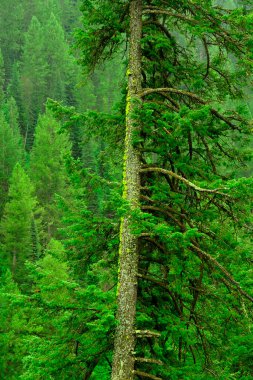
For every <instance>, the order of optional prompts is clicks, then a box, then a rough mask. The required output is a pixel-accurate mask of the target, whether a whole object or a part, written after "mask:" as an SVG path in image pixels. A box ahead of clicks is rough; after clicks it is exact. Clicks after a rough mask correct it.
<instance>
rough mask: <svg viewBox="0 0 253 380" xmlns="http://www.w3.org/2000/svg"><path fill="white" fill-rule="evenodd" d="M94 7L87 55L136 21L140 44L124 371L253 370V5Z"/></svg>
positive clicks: (193, 374) (83, 39)
mask: <svg viewBox="0 0 253 380" xmlns="http://www.w3.org/2000/svg"><path fill="white" fill-rule="evenodd" d="M83 5H84V7H83V12H84V16H85V17H84V26H85V28H84V30H83V31H80V33H79V39H78V41H79V46H80V47H81V48H83V64H84V65H86V66H88V67H89V68H90V67H91V66H93V65H94V64H96V63H98V62H99V61H101V60H102V59H106V58H107V57H108V56H110V55H111V53H112V52H113V51H114V50H115V49H116V48H117V47H118V46H119V45H120V42H121V41H122V38H121V36H122V37H123V38H124V36H125V33H126V35H127V39H128V42H129V48H128V51H129V68H128V70H127V76H128V95H127V99H126V140H125V155H124V180H123V185H124V193H123V197H124V198H125V200H126V201H127V202H128V204H129V209H128V211H127V213H126V215H125V216H124V218H123V219H122V223H121V231H120V236H121V243H120V263H119V271H120V274H119V289H118V315H117V320H118V326H117V330H116V336H115V348H114V362H113V368H112V379H113V380H130V379H134V378H138V377H139V378H145V377H147V378H151V379H158V380H160V379H161V378H162V377H163V378H164V379H165V378H168V377H170V378H173V379H180V378H182V377H183V378H187V377H188V378H196V379H207V378H213V377H215V376H216V374H217V373H219V374H220V378H223V379H227V378H232V377H233V376H236V378H238V379H239V378H241V377H245V378H247V377H249V376H252V368H251V366H250V365H249V363H250V355H251V354H250V353H249V355H248V356H247V358H246V359H245V360H244V361H243V363H244V364H242V362H240V358H241V357H242V356H243V354H242V352H243V350H244V349H245V348H246V347H247V346H248V344H249V342H250V338H249V336H250V323H251V322H250V319H249V311H248V308H249V307H250V303H252V301H253V298H252V296H251V295H250V294H248V293H247V291H249V287H250V277H249V274H250V273H249V267H248V260H249V256H250V251H249V227H248V226H249V225H250V223H251V218H250V202H251V198H250V192H251V188H252V179H251V178H238V171H237V167H239V166H240V165H245V163H246V162H247V158H248V153H247V151H246V150H245V147H246V146H247V144H248V140H247V136H249V134H250V122H249V120H248V116H249V115H248V114H247V111H245V110H244V107H242V106H241V105H240V106H239V107H236V102H235V101H234V100H236V99H242V98H243V88H244V86H246V84H247V82H248V81H249V80H250V79H251V70H252V60H251V53H250V49H251V46H252V38H251V32H252V23H251V14H250V11H251V8H252V6H251V5H250V3H249V5H248V8H247V9H245V8H244V9H241V8H239V7H238V8H236V9H235V10H231V9H227V8H222V7H221V6H216V5H215V4H213V3H212V2H211V1H207V2H204V3H203V2H202V1H194V2H188V1H187V2H186V1H184V0H182V1H172V2H169V4H167V3H166V2H164V1H143V0H132V1H129V2H125V1H124V2H123V1H117V2H114V4H113V6H112V4H111V3H110V4H109V2H103V4H101V3H99V6H98V4H97V2H96V1H89V2H86V1H83ZM102 15H103V17H102ZM101 20H103V21H101ZM88 23H89V25H88ZM129 24H130V28H129ZM94 28H95V29H96V33H94ZM200 53H201V54H200ZM231 60H233V65H231V64H230V61H231ZM241 104H242V103H241ZM238 139H240V142H241V148H240V150H239V149H238V148H237V144H236V142H237V141H238ZM232 166H233V167H232ZM231 167H232V168H231ZM242 197H243V202H242V201H241V200H242ZM238 231H239V232H238ZM238 234H239V235H238ZM238 268H240V270H238ZM137 283H138V284H137ZM137 288H138V289H137ZM136 310H137V314H136ZM228 321H231V323H228ZM217 324H218V325H219V326H220V327H219V328H217ZM245 328H246V329H247V331H248V332H247V334H246V336H247V338H246V339H245V342H247V343H245V342H244V343H243V347H245V348H243V349H242V350H240V348H239V346H238V351H239V352H240V351H241V352H240V353H241V355H242V356H240V354H239V356H237V359H234V360H231V358H230V357H229V355H228V354H227V352H229V349H230V347H231V346H233V352H234V349H235V346H234V342H235V338H236V336H239V337H240V338H239V341H240V340H241V342H243V341H244V334H245ZM235 331H236V335H235ZM239 344H240V343H239ZM224 347H225V352H223V353H222V349H223V348H224ZM245 363H247V365H246V366H245ZM234 374H235V375H234Z"/></svg>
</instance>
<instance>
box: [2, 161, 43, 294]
mask: <svg viewBox="0 0 253 380" xmlns="http://www.w3.org/2000/svg"><path fill="white" fill-rule="evenodd" d="M8 197H9V199H8V202H7V203H6V205H5V207H4V213H3V218H2V221H1V235H2V247H1V250H2V252H3V255H4V258H5V262H6V263H7V265H8V267H9V268H10V269H11V271H12V273H13V277H14V279H15V281H17V282H18V284H19V285H20V286H21V287H23V286H25V285H26V283H27V279H26V270H25V266H24V265H25V261H26V260H28V259H30V260H33V259H35V257H33V241H32V223H33V221H34V213H35V207H36V199H35V198H34V196H33V186H32V183H31V181H30V179H29V177H28V176H27V174H26V173H25V171H24V169H23V168H22V166H21V165H20V164H19V163H17V164H16V165H15V167H14V169H13V173H12V176H11V179H10V188H9V192H8Z"/></svg>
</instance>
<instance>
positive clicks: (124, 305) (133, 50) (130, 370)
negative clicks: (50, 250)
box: [112, 0, 142, 380]
mask: <svg viewBox="0 0 253 380" xmlns="http://www.w3.org/2000/svg"><path fill="white" fill-rule="evenodd" d="M141 35H142V0H132V1H130V42H129V43H130V44H129V69H128V72H127V74H128V94H127V104H126V137H125V153H124V172H123V197H124V199H125V200H126V201H128V203H129V205H130V208H131V209H132V210H133V209H135V208H138V207H139V199H140V156H139V152H138V150H137V149H136V148H134V147H133V144H132V140H133V133H134V132H135V131H136V130H138V122H137V121H136V120H134V118H133V110H134V108H135V107H138V104H140V103H139V102H140V101H141V99H140V96H139V95H138V94H139V93H140V92H141ZM137 273H138V238H137V236H134V235H133V234H132V232H131V216H125V217H124V218H123V219H122V221H121V228H120V248H119V280H118V301H117V302H118V311H117V322H118V325H117V329H116V333H115V342H114V358H113V366H112V380H133V379H134V376H135V375H134V363H135V359H134V355H133V351H134V348H135V340H136V337H135V314H136V301H137Z"/></svg>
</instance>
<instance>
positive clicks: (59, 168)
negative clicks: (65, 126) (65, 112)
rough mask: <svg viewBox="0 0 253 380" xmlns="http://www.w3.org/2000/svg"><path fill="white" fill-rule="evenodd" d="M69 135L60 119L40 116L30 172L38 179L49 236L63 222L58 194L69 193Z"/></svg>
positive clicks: (38, 189)
mask: <svg viewBox="0 0 253 380" xmlns="http://www.w3.org/2000/svg"><path fill="white" fill-rule="evenodd" d="M70 151H71V146H70V143H69V141H68V136H67V134H66V133H64V132H63V131H62V132H60V126H59V124H58V123H57V122H56V120H55V119H54V118H53V117H52V116H51V115H50V114H49V113H46V114H45V115H43V116H40V117H39V120H38V124H37V126H36V130H35V140H34V146H33V149H32V151H31V155H30V169H29V174H30V176H31V179H32V181H33V183H34V186H35V190H36V195H37V197H38V201H39V202H40V204H41V205H42V207H43V209H44V217H43V220H44V228H45V231H47V234H48V237H47V239H50V237H51V236H52V235H53V234H54V233H55V231H56V228H57V225H58V224H59V218H60V216H59V211H58V210H57V207H56V195H58V196H62V197H64V196H66V195H67V177H66V169H65V159H66V158H67V156H68V155H69V154H70Z"/></svg>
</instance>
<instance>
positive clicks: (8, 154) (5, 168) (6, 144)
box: [0, 101, 23, 215]
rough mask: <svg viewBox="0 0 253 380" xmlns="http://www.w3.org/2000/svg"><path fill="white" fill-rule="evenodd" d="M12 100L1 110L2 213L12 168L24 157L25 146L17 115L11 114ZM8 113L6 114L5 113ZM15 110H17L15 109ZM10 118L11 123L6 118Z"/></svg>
mask: <svg viewBox="0 0 253 380" xmlns="http://www.w3.org/2000/svg"><path fill="white" fill-rule="evenodd" d="M10 102H11V101H9V102H7V104H6V105H4V106H3V107H2V109H3V110H2V111H1V112H0V150H1V157H0V189H1V191H0V193H1V194H0V213H1V215H2V211H3V207H4V205H5V202H6V199H7V194H8V188H9V179H10V177H11V173H12V170H13V168H14V166H15V164H16V163H17V162H19V161H20V162H21V161H22V159H23V147H22V140H21V136H20V133H19V130H18V126H17V124H15V123H16V120H15V116H13V117H12V116H10V114H11V113H12V111H11V108H12V106H11V104H10ZM4 111H5V113H7V115H6V116H5V113H4ZM14 112H15V111H14ZM6 117H7V118H8V120H9V123H8V122H7V120H6Z"/></svg>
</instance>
